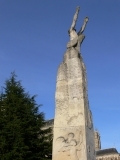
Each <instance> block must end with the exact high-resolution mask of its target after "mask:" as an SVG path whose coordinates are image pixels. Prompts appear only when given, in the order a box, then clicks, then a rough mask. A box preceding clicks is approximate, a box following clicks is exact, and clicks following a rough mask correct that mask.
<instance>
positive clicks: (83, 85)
mask: <svg viewBox="0 0 120 160" xmlns="http://www.w3.org/2000/svg"><path fill="white" fill-rule="evenodd" d="M79 10H80V8H79V7H77V8H76V12H75V15H74V17H73V22H72V25H71V27H70V29H69V31H68V33H69V36H70V41H69V42H68V44H67V50H66V52H65V54H64V58H63V62H62V63H61V64H60V66H59V68H58V73H57V83H56V94H55V101H56V110H55V119H54V134H53V135H54V137H53V154H52V155H53V158H52V159H53V160H95V147H94V130H93V123H92V114H91V111H90V109H89V103H88V95H87V82H86V70H85V65H84V63H83V59H82V56H81V53H80V47H81V44H82V42H83V40H84V38H85V36H84V35H83V32H84V30H85V27H86V24H87V22H88V17H86V18H85V19H84V23H83V26H82V27H81V29H80V31H79V32H78V33H77V32H76V30H75V25H76V21H77V18H78V13H79Z"/></svg>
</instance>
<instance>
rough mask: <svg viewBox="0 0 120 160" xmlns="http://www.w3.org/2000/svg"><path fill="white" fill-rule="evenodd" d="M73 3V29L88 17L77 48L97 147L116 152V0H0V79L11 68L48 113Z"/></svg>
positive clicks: (119, 84) (119, 116) (119, 59)
mask: <svg viewBox="0 0 120 160" xmlns="http://www.w3.org/2000/svg"><path fill="white" fill-rule="evenodd" d="M78 5H79V6H80V14H79V19H78V21H77V26H76V29H77V30H79V28H80V27H81V25H82V23H83V19H84V17H86V16H88V17H89V22H88V24H87V27H86V30H85V32H84V34H85V35H86V38H85V40H84V42H83V44H82V47H81V53H82V57H83V59H84V62H85V64H86V69H87V79H88V96H89V103H90V108H91V110H92V113H93V120H94V127H95V128H97V129H98V130H99V132H100V134H101V141H102V148H110V147H116V148H117V149H118V151H119V152H120V99H119V98H120V32H119V29H120V18H119V15H120V0H74V1H73V0H60V1H58V0H10V1H9V0H0V85H1V86H3V85H4V82H5V80H6V79H7V78H9V77H10V73H11V72H12V71H15V72H16V74H17V76H18V80H21V82H22V85H23V86H24V88H25V89H26V91H29V93H30V94H31V95H34V94H37V95H38V96H37V98H36V100H37V103H38V104H43V107H42V108H41V111H43V112H45V116H46V119H50V118H53V117H54V110H55V100H54V99H55V98H54V95H55V85H56V75H57V69H58V66H59V64H60V63H61V62H62V59H63V54H64V52H65V50H66V44H67V42H68V41H69V36H68V32H67V31H68V29H69V27H70V25H71V22H72V18H73V15H74V12H75V9H76V6H78Z"/></svg>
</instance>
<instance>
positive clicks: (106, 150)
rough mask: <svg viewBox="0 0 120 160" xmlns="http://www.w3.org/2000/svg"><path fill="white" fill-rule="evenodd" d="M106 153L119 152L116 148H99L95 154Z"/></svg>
mask: <svg viewBox="0 0 120 160" xmlns="http://www.w3.org/2000/svg"><path fill="white" fill-rule="evenodd" d="M108 154H119V153H118V151H117V150H116V148H108V149H101V150H99V151H96V155H97V156H101V155H108Z"/></svg>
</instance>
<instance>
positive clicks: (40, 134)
mask: <svg viewBox="0 0 120 160" xmlns="http://www.w3.org/2000/svg"><path fill="white" fill-rule="evenodd" d="M40 106H41V105H38V104H37V103H36V101H35V96H32V97H31V96H30V95H29V94H28V93H26V92H25V89H24V88H23V87H22V85H21V82H20V81H17V80H16V75H15V74H14V73H12V75H11V77H10V79H8V80H6V81H5V87H4V88H3V91H2V93H1V94H0V159H1V160H41V159H44V157H45V155H47V154H48V153H49V152H51V151H49V150H51V148H50V146H51V142H50V140H49V138H50V130H49V129H48V130H42V127H43V126H44V122H45V120H44V114H43V113H42V112H39V107H40ZM47 135H49V136H47Z"/></svg>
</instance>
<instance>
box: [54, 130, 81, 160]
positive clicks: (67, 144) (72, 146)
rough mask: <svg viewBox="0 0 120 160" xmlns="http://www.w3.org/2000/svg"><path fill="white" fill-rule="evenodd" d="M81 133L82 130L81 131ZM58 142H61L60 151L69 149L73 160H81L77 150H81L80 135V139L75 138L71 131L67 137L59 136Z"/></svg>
mask: <svg viewBox="0 0 120 160" xmlns="http://www.w3.org/2000/svg"><path fill="white" fill-rule="evenodd" d="M80 133H81V132H80ZM57 142H58V143H59V146H60V147H59V150H58V152H67V151H69V156H70V157H71V160H79V158H78V156H77V151H80V150H81V144H82V138H81V136H80V140H79V141H77V140H76V139H75V138H74V133H72V132H71V133H69V134H68V137H67V139H65V138H64V137H58V138H57Z"/></svg>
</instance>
